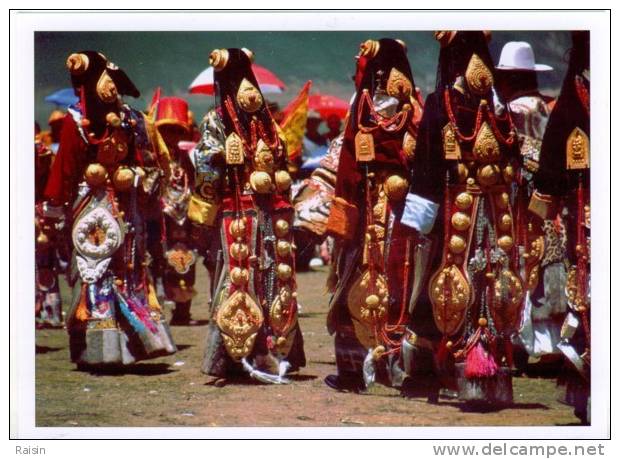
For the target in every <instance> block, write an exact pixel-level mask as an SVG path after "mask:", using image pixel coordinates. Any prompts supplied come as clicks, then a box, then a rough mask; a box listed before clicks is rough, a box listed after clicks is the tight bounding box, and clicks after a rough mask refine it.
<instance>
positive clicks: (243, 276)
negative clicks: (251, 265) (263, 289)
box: [230, 267, 250, 287]
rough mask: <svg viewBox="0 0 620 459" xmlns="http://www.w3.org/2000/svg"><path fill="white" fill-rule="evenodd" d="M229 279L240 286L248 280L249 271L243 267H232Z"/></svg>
mask: <svg viewBox="0 0 620 459" xmlns="http://www.w3.org/2000/svg"><path fill="white" fill-rule="evenodd" d="M230 280H231V281H232V283H233V284H235V285H236V286H237V287H241V286H243V285H245V284H247V283H248V281H249V280H250V272H249V271H248V270H247V269H245V268H239V267H234V268H233V269H232V270H231V271H230Z"/></svg>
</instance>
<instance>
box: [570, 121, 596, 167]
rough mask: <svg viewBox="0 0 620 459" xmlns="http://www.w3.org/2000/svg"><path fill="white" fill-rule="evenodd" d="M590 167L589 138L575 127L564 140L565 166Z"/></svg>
mask: <svg viewBox="0 0 620 459" xmlns="http://www.w3.org/2000/svg"><path fill="white" fill-rule="evenodd" d="M589 167H590V139H588V136H587V135H586V133H585V132H583V131H582V130H581V129H580V128H578V127H576V128H575V129H573V131H572V132H571V133H570V135H569V136H568V139H567V140H566V168H567V169H588V168H589Z"/></svg>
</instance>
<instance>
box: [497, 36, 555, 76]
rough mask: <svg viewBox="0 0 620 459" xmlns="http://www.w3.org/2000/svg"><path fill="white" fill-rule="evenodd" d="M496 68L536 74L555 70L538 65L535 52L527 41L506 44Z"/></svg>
mask: <svg viewBox="0 0 620 459" xmlns="http://www.w3.org/2000/svg"><path fill="white" fill-rule="evenodd" d="M495 68H496V69H498V70H530V71H535V72H546V71H549V70H553V67H551V66H549V65H545V64H537V63H536V60H535V59H534V50H533V49H532V46H531V45H530V44H529V43H528V42H526V41H509V42H508V43H506V44H505V45H504V47H503V48H502V54H501V55H500V57H499V64H497V67H495Z"/></svg>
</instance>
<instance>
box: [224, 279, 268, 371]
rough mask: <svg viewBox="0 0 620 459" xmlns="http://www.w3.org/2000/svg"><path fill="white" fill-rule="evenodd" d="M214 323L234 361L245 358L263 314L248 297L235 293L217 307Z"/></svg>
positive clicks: (240, 292)
mask: <svg viewBox="0 0 620 459" xmlns="http://www.w3.org/2000/svg"><path fill="white" fill-rule="evenodd" d="M215 321H216V323H217V326H218V327H219V329H220V330H221V331H222V338H223V339H224V346H225V347H226V350H227V351H228V354H229V355H230V356H231V357H232V358H233V359H234V360H241V359H242V358H243V357H247V356H248V355H249V354H250V352H252V348H253V346H254V341H255V340H256V334H257V332H258V330H259V329H260V327H261V326H262V324H263V313H262V311H261V309H260V307H259V306H258V305H257V304H256V302H255V301H254V300H253V299H252V297H251V296H250V295H248V294H247V293H245V292H242V291H236V292H235V293H233V294H232V295H231V296H230V297H229V298H228V299H226V300H225V301H224V302H223V303H222V305H221V306H220V307H219V309H218V311H217V313H216V317H215Z"/></svg>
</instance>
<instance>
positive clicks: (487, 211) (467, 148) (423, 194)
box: [402, 31, 523, 406]
mask: <svg viewBox="0 0 620 459" xmlns="http://www.w3.org/2000/svg"><path fill="white" fill-rule="evenodd" d="M436 38H437V39H438V40H439V41H440V43H441V50H440V54H439V67H438V73H437V89H436V91H435V92H434V93H433V94H431V95H429V96H428V98H427V100H426V103H425V110H424V116H423V119H422V122H421V125H420V132H419V135H418V142H417V148H416V150H415V155H414V160H413V164H412V168H411V170H412V175H411V179H410V181H411V189H410V193H409V194H408V196H407V199H406V201H407V205H406V209H405V212H404V215H403V219H402V222H403V223H405V224H407V225H409V226H411V227H413V228H415V229H416V230H417V231H418V233H419V235H420V247H423V246H425V245H426V246H427V248H426V250H424V251H422V252H421V253H422V254H424V257H423V258H425V259H428V260H430V272H429V274H430V276H429V278H428V280H427V281H426V282H422V284H423V285H424V288H421V289H419V290H418V291H416V292H414V295H413V298H412V303H413V306H414V311H413V314H412V318H411V319H412V321H411V330H412V332H413V333H414V334H415V337H414V339H413V340H412V341H413V344H415V343H416V341H419V340H420V337H422V338H424V341H426V342H429V341H430V342H431V343H432V347H434V348H436V360H435V362H433V361H432V360H431V361H430V362H428V359H425V360H426V362H425V363H426V364H427V365H428V364H429V363H430V364H433V363H435V364H436V365H438V366H439V367H440V368H442V369H446V368H450V366H451V364H453V363H454V362H456V364H455V369H456V376H457V383H458V390H459V397H460V399H461V400H464V401H467V402H470V403H471V404H477V403H482V404H485V405H486V404H489V405H491V406H493V405H495V404H501V403H509V402H511V401H512V384H511V375H510V370H509V368H510V367H511V338H512V335H513V334H514V333H515V330H516V327H517V326H518V321H519V317H520V309H521V304H522V298H523V285H522V282H521V279H520V277H519V267H518V253H517V251H516V250H515V245H514V239H515V234H514V225H513V208H512V204H511V202H512V201H511V186H512V184H513V182H514V170H515V167H516V166H517V165H518V161H519V152H518V143H517V138H516V133H515V131H514V128H513V125H512V122H511V120H510V116H509V114H508V113H506V111H505V110H504V114H503V115H501V116H500V115H498V114H497V113H496V112H495V110H494V105H493V82H494V74H493V63H492V60H491V57H490V55H489V51H488V47H487V35H486V34H485V33H483V32H456V31H446V32H438V33H436ZM436 218H437V220H438V221H435V220H436ZM424 239H427V240H426V241H424ZM431 253H434V255H429V254H431ZM416 296H417V298H416ZM417 370H418V371H420V370H421V369H420V368H418V369H417ZM436 372H437V368H435V374H436ZM423 374H424V376H426V377H432V375H433V370H432V369H431V368H427V369H426V371H424V372H423ZM448 374H450V372H448ZM449 381H450V379H448V382H447V383H444V384H449ZM452 381H453V380H452ZM437 385H438V383H437V384H436V386H437Z"/></svg>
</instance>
